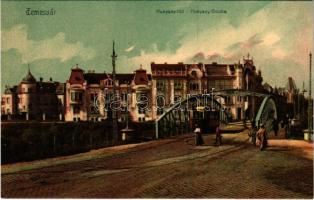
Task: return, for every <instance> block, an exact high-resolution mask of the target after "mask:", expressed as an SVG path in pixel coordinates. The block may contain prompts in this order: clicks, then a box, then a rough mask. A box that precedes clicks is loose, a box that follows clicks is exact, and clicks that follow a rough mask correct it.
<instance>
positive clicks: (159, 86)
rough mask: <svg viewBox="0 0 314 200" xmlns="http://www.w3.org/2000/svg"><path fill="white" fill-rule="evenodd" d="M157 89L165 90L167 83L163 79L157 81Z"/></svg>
mask: <svg viewBox="0 0 314 200" xmlns="http://www.w3.org/2000/svg"><path fill="white" fill-rule="evenodd" d="M156 87H157V89H158V90H163V89H164V87H165V85H164V82H163V81H157V86H156Z"/></svg>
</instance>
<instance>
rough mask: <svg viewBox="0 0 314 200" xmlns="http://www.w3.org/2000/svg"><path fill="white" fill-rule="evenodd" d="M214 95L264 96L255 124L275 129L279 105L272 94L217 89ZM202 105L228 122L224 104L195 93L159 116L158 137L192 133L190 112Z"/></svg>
mask: <svg viewBox="0 0 314 200" xmlns="http://www.w3.org/2000/svg"><path fill="white" fill-rule="evenodd" d="M214 96H242V97H245V96H255V97H260V98H263V101H262V103H261V105H260V106H259V108H258V112H257V114H256V116H255V118H254V121H255V126H256V127H259V125H260V124H261V123H263V124H265V125H266V130H267V132H270V131H271V130H272V129H273V127H272V122H273V120H274V119H277V106H276V100H275V98H274V97H272V95H270V94H264V93H259V92H253V91H247V90H238V89H230V90H220V91H216V92H215V95H214ZM200 107H202V108H203V109H205V110H206V111H212V110H214V111H216V112H217V111H218V112H219V119H217V120H219V122H223V123H225V124H226V123H228V116H229V113H228V112H227V111H226V110H224V109H223V106H222V105H221V104H220V103H219V102H218V101H216V100H215V99H214V98H212V95H210V94H198V95H193V96H189V97H188V98H187V99H185V100H183V101H181V102H178V103H175V104H174V105H172V106H171V107H170V108H168V109H167V110H166V111H165V112H164V113H163V114H162V115H160V116H159V118H158V119H157V120H156V124H155V129H156V130H155V137H156V139H158V138H162V137H170V136H174V135H179V134H184V133H190V132H191V131H192V127H191V125H190V121H191V114H190V113H191V111H192V112H195V111H197V108H200Z"/></svg>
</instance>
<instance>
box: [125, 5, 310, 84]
mask: <svg viewBox="0 0 314 200" xmlns="http://www.w3.org/2000/svg"><path fill="white" fill-rule="evenodd" d="M309 5H310V4H309V3H306V2H300V3H295V2H293V3H292V2H291V3H287V2H285V3H282V2H272V3H270V4H269V5H268V6H266V7H264V8H263V9H261V10H259V11H257V12H256V13H254V14H252V15H250V17H248V18H246V19H245V20H244V21H242V23H240V24H239V25H238V26H234V25H232V23H231V22H230V21H228V20H227V19H221V20H220V21H219V23H218V22H217V26H215V27H213V26H208V27H206V24H202V30H197V31H196V32H195V31H193V29H191V30H190V31H189V32H184V35H183V37H182V38H181V40H180V41H178V42H179V44H180V45H179V47H178V48H177V49H176V50H175V51H170V50H169V49H165V50H162V51H159V50H158V49H157V48H155V50H153V51H150V50H144V49H143V50H142V51H141V52H142V53H141V54H140V55H139V56H136V57H133V58H132V59H131V61H132V62H134V63H141V64H143V65H144V66H146V67H147V69H148V70H150V67H149V66H150V62H152V61H154V62H159V63H164V62H168V63H177V62H213V61H217V62H228V63H235V62H238V61H239V60H240V59H242V57H243V56H244V55H247V53H250V54H251V55H252V56H254V61H255V65H256V66H257V68H259V69H261V70H262V71H265V72H266V73H264V81H265V82H269V83H270V84H275V83H276V84H278V81H277V82H276V81H275V80H276V79H277V77H278V74H275V73H271V70H270V69H275V68H276V70H275V71H276V72H280V71H283V70H284V71H285V74H288V72H289V71H290V73H291V74H293V73H294V72H295V69H296V67H298V68H300V69H301V70H299V72H298V73H300V76H296V77H295V78H296V82H297V83H298V85H299V86H300V84H302V81H303V80H302V79H300V80H299V78H300V77H302V75H304V76H305V75H306V72H305V71H304V70H303V69H306V66H307V65H308V53H309V51H311V49H312V43H313V24H312V23H313V22H312V10H311V8H310V6H309ZM153 45H156V44H153ZM283 63H284V64H283ZM282 81H286V80H282ZM283 85H284V84H283Z"/></svg>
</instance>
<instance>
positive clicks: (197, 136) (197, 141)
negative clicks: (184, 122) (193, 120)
mask: <svg viewBox="0 0 314 200" xmlns="http://www.w3.org/2000/svg"><path fill="white" fill-rule="evenodd" d="M194 133H195V145H196V146H199V145H202V144H204V140H203V137H202V132H201V128H200V127H198V125H197V124H195V130H194Z"/></svg>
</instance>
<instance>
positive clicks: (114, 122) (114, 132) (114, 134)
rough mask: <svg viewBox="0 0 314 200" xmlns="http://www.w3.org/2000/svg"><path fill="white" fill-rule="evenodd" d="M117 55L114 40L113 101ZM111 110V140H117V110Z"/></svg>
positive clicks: (112, 56)
mask: <svg viewBox="0 0 314 200" xmlns="http://www.w3.org/2000/svg"><path fill="white" fill-rule="evenodd" d="M117 57H118V55H116V52H115V50H114V41H113V45H112V55H111V58H112V82H113V101H115V98H116V60H117ZM111 110H112V137H113V142H117V141H118V121H117V111H116V108H115V107H113V108H111Z"/></svg>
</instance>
